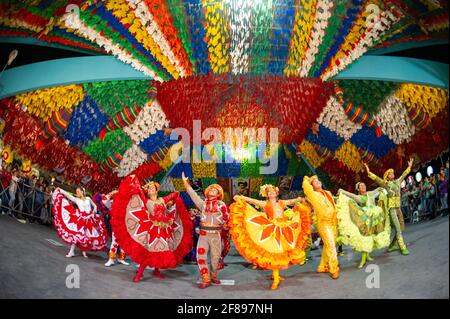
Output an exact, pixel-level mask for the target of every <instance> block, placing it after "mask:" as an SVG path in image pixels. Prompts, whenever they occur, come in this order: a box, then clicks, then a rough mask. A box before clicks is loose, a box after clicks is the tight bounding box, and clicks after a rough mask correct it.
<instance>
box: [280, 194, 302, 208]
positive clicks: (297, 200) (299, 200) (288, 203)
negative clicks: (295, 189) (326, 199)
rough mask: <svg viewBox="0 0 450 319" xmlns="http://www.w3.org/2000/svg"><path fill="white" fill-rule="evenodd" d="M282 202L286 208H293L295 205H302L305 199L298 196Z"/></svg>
mask: <svg viewBox="0 0 450 319" xmlns="http://www.w3.org/2000/svg"><path fill="white" fill-rule="evenodd" d="M283 201H284V204H285V205H286V206H294V205H295V204H297V203H303V202H304V201H305V199H304V198H303V197H300V196H299V197H297V198H292V199H285V200H283Z"/></svg>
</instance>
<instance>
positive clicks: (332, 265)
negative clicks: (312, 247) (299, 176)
mask: <svg viewBox="0 0 450 319" xmlns="http://www.w3.org/2000/svg"><path fill="white" fill-rule="evenodd" d="M302 185H303V191H304V193H305V195H306V198H307V199H308V201H309V202H310V203H311V205H312V206H313V208H314V214H315V218H317V230H318V232H319V236H320V238H321V239H322V242H323V249H322V258H321V260H320V264H319V267H317V272H319V273H322V272H328V273H330V275H331V277H332V278H333V279H337V278H338V277H339V261H338V258H337V252H336V235H337V216H336V213H337V212H336V206H335V203H334V199H333V195H331V193H330V192H329V191H326V190H324V189H322V183H321V182H320V181H319V179H318V178H317V176H312V177H308V176H305V177H304V178H303V184H302Z"/></svg>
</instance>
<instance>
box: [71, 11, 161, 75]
mask: <svg viewBox="0 0 450 319" xmlns="http://www.w3.org/2000/svg"><path fill="white" fill-rule="evenodd" d="M84 10H86V7H84V6H83V7H81V12H80V16H79V15H77V14H76V13H75V12H70V13H66V14H65V15H64V16H63V21H64V23H65V25H66V26H67V27H68V28H73V29H75V30H77V31H78V32H79V33H80V34H82V35H83V36H85V37H86V38H88V39H89V40H91V41H92V42H94V43H97V44H98V45H99V46H100V47H102V48H104V49H105V51H106V52H107V53H111V54H113V55H115V56H116V57H117V58H118V59H119V60H121V61H122V62H124V63H127V64H131V65H132V66H133V67H134V68H135V69H136V70H138V71H141V72H142V73H144V74H145V75H147V76H150V77H151V78H152V79H155V80H156V81H163V79H166V76H164V75H160V73H158V72H156V71H155V70H154V69H153V67H152V66H150V65H149V63H148V62H147V61H148V60H143V59H142V58H134V57H131V56H130V54H128V52H129V51H127V50H126V49H125V48H124V47H127V45H126V44H125V45H124V46H121V45H118V44H117V43H116V42H113V40H111V38H108V37H105V33H109V32H108V31H107V29H106V27H105V26H104V25H103V24H102V23H101V21H102V20H101V19H95V20H94V21H90V20H89V21H86V20H84V19H85V18H86V15H82V13H83V12H84ZM83 18H84V19H83ZM105 30H106V31H105Z"/></svg>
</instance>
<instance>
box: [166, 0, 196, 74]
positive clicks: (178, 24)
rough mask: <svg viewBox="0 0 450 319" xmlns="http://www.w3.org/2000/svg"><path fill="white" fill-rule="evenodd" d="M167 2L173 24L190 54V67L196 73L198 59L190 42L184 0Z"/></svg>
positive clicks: (169, 0) (167, 0) (188, 54)
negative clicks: (196, 59)
mask: <svg viewBox="0 0 450 319" xmlns="http://www.w3.org/2000/svg"><path fill="white" fill-rule="evenodd" d="M166 4H167V8H168V10H169V12H170V16H171V17H172V21H173V25H174V27H175V28H176V30H177V32H178V37H179V38H180V40H181V43H182V46H183V48H184V50H185V52H186V54H187V56H188V59H189V62H190V65H189V67H190V68H191V70H192V73H193V74H196V71H197V67H196V66H195V64H196V61H195V58H194V56H193V49H192V46H191V42H190V35H189V28H188V25H187V20H188V18H187V16H186V10H185V8H184V5H183V0H166ZM182 54H183V53H182V52H181V53H179V55H182ZM180 60H183V59H180ZM184 63H186V64H187V61H184ZM189 67H188V66H186V69H189ZM187 75H190V74H189V72H188V73H187Z"/></svg>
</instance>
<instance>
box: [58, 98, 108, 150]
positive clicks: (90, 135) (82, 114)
mask: <svg viewBox="0 0 450 319" xmlns="http://www.w3.org/2000/svg"><path fill="white" fill-rule="evenodd" d="M108 121H109V119H108V117H107V116H106V114H104V113H103V112H102V111H101V110H100V108H99V107H98V105H97V103H95V101H94V100H93V99H91V98H90V97H89V96H87V95H86V96H85V97H84V99H83V101H81V102H80V103H79V104H78V106H77V107H76V108H75V109H74V111H73V112H72V117H71V119H70V122H69V125H68V127H67V133H66V135H65V138H66V139H67V140H68V141H69V142H70V143H71V144H72V145H75V146H78V147H80V148H83V147H84V146H86V145H87V144H88V143H89V142H90V141H91V140H93V139H94V138H95V137H96V136H98V134H99V132H100V130H101V129H102V128H103V127H104V126H105V125H106V124H107V123H108Z"/></svg>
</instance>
